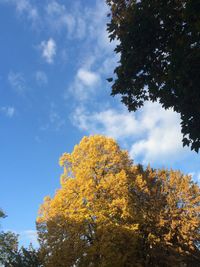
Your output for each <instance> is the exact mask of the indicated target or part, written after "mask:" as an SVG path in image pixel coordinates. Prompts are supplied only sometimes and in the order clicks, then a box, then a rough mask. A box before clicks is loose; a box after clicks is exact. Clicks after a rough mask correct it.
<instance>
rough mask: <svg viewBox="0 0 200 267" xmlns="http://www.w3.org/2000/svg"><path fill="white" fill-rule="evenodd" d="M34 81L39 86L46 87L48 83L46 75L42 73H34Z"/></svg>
mask: <svg viewBox="0 0 200 267" xmlns="http://www.w3.org/2000/svg"><path fill="white" fill-rule="evenodd" d="M35 79H36V81H37V83H38V84H39V85H40V86H43V85H47V83H48V78H47V75H46V73H45V72H43V71H36V73H35Z"/></svg>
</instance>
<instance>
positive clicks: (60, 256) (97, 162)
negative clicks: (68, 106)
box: [37, 136, 138, 267]
mask: <svg viewBox="0 0 200 267" xmlns="http://www.w3.org/2000/svg"><path fill="white" fill-rule="evenodd" d="M60 165H61V166H63V167H64V174H63V175H62V176H61V189H59V190H58V191H57V192H56V194H55V196H54V198H52V199H51V198H50V197H46V198H45V200H44V204H43V205H42V206H41V209H40V216H39V218H38V220H37V222H38V231H39V240H40V244H41V249H42V250H43V251H44V255H45V257H46V266H52V267H53V266H65V267H66V266H74V265H76V266H95V267H97V266H116V267H117V266H119V267H120V266H132V258H134V257H135V246H136V240H137V233H136V230H137V227H138V225H137V223H136V222H135V214H134V209H133V208H132V207H131V206H130V204H129V201H130V199H129V193H128V190H129V189H128V184H129V182H128V180H129V178H130V174H131V173H132V168H133V167H132V162H131V160H130V159H129V157H128V154H127V152H125V151H122V150H120V148H119V146H118V145H117V144H116V142H115V141H114V140H113V139H110V138H105V137H103V136H93V137H89V138H88V137H85V138H83V140H82V141H81V142H80V144H79V145H78V146H75V148H74V151H73V152H72V153H71V154H66V153H65V154H63V156H62V157H61V158H60ZM127 247H129V249H128V250H127Z"/></svg>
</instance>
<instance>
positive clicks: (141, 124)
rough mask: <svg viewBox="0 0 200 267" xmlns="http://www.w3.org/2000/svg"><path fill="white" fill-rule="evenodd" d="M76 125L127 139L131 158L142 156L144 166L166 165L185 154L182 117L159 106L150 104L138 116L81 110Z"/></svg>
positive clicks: (90, 130)
mask: <svg viewBox="0 0 200 267" xmlns="http://www.w3.org/2000/svg"><path fill="white" fill-rule="evenodd" d="M73 123H74V124H75V125H76V126H77V127H78V128H79V129H81V130H84V131H86V132H87V133H89V134H95V133H101V134H104V135H107V136H111V137H113V138H115V139H117V140H119V141H126V140H127V142H129V151H130V154H131V156H132V157H133V158H136V159H138V158H140V157H141V158H142V159H143V163H148V162H150V163H152V162H155V161H158V160H159V161H160V162H165V160H166V159H168V158H169V155H170V157H171V160H174V159H176V158H177V157H178V156H180V154H181V153H183V152H184V150H183V148H182V143H181V139H182V135H181V129H180V118H179V115H178V114H176V113H174V112H173V111H172V110H164V109H162V107H161V105H160V104H158V103H153V104H152V103H146V105H145V106H144V108H143V109H141V110H140V111H139V112H137V113H128V112H127V111H125V110H124V109H113V108H110V109H107V110H104V111H100V112H89V111H88V110H86V109H84V108H77V109H76V111H75V112H74V116H73ZM131 143H132V145H131Z"/></svg>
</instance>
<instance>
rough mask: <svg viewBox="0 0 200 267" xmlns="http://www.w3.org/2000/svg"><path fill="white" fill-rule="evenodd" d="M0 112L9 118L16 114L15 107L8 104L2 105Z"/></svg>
mask: <svg viewBox="0 0 200 267" xmlns="http://www.w3.org/2000/svg"><path fill="white" fill-rule="evenodd" d="M0 112H1V113H2V114H4V115H5V116H6V117H8V118H12V117H13V116H14V114H15V112H16V111H15V108H14V107H12V106H8V107H1V108H0Z"/></svg>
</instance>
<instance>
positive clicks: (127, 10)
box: [107, 0, 200, 152]
mask: <svg viewBox="0 0 200 267" xmlns="http://www.w3.org/2000/svg"><path fill="white" fill-rule="evenodd" d="M107 3H108V5H109V6H110V8H111V14H110V17H111V20H110V22H109V23H108V28H107V29H108V32H109V36H110V39H111V40H114V39H116V40H118V42H117V46H116V48H115V52H116V53H118V54H119V55H120V61H119V65H118V66H117V67H116V68H115V70H114V73H115V76H114V78H109V79H108V80H109V81H110V82H112V81H113V84H112V95H116V94H121V96H122V102H123V103H124V104H125V105H126V106H127V107H128V109H129V111H136V110H137V109H138V108H140V107H141V106H143V104H144V102H145V101H147V100H150V101H159V102H160V103H161V104H162V106H163V107H164V108H165V109H168V108H173V110H174V111H176V112H178V113H179V114H180V116H181V127H182V133H183V145H184V146H185V145H188V146H191V149H192V150H193V149H194V150H195V151H197V152H198V150H199V148H200V79H199V77H200V1H194V0H179V1H172V0H169V1H160V0H153V1H151V0H140V1H137V0H112V1H111V0H107Z"/></svg>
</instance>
